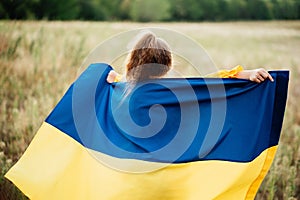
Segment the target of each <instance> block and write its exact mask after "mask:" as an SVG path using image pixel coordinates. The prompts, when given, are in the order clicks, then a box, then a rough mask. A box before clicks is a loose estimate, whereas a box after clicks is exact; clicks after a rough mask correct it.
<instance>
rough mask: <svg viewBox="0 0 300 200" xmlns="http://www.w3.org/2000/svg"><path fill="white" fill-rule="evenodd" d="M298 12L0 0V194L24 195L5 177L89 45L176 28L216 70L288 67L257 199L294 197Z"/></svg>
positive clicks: (249, 3) (124, 1) (299, 8)
mask: <svg viewBox="0 0 300 200" xmlns="http://www.w3.org/2000/svg"><path fill="white" fill-rule="evenodd" d="M299 18H300V0H64V1H59V0H1V1H0V199H1V200H2V199H5V200H10V199H12V200H14V199H16V200H17V199H26V197H25V196H24V195H23V194H22V193H21V192H20V191H19V190H18V189H17V188H16V187H15V186H14V185H13V184H11V183H10V182H9V181H8V180H6V179H5V178H4V174H5V173H6V172H7V170H8V169H9V168H10V167H11V166H12V165H13V164H14V163H15V162H16V161H17V160H18V159H19V158H20V157H21V155H22V154H23V153H24V151H25V150H26V148H27V146H28V144H29V143H30V141H31V140H32V138H33V136H34V135H35V133H36V131H37V130H38V128H39V127H40V125H41V123H42V122H43V121H44V119H45V118H46V116H47V115H48V114H49V112H50V111H51V110H52V109H53V108H54V106H55V105H56V103H57V102H58V100H59V99H60V98H61V97H62V95H63V94H64V92H65V91H66V90H67V88H68V86H69V85H70V84H71V83H72V82H73V81H74V80H75V78H76V77H77V72H78V69H79V67H80V66H81V65H82V63H83V62H84V59H85V58H86V57H87V56H88V55H89V52H91V51H92V50H93V49H94V48H95V47H96V45H97V44H100V43H101V42H103V41H105V40H106V39H108V38H110V37H112V36H114V35H115V34H119V33H121V32H123V31H128V30H132V29H136V28H145V27H158V28H159V27H161V28H167V29H171V30H174V31H178V32H180V33H183V34H184V35H186V36H188V37H190V38H191V39H193V40H195V41H196V42H197V43H198V44H199V45H201V46H202V47H203V48H204V49H205V50H206V51H207V53H208V54H209V55H210V57H211V59H212V60H213V61H214V63H215V65H216V66H217V68H219V69H221V68H232V67H234V66H235V65H237V64H240V65H243V66H244V67H245V68H248V69H252V68H258V67H264V68H266V69H268V70H275V69H286V70H290V85H289V93H288V102H287V108H286V113H285V118H284V123H283V128H282V135H281V138H280V145H279V149H278V152H277V154H276V157H275V160H274V162H273V165H272V167H271V170H270V171H269V173H268V175H267V177H266V178H265V180H264V182H263V184H262V185H261V187H260V190H259V192H258V194H257V197H256V199H257V200H260V199H263V200H273V199H278V200H282V199H288V200H296V199H300V148H299V147H300V104H299V102H300V79H299V77H300V56H299V55H300V21H299ZM108 51H109V49H108ZM178 59H180V58H178ZM180 62H181V61H180V60H179V61H178V63H180ZM120 63H122V62H120ZM178 63H177V64H178ZM116 67H117V68H116V69H117V70H120V71H121V68H124V66H116ZM118 67H119V68H118ZM177 70H179V71H180V70H182V71H183V72H184V71H186V68H184V66H181V65H180V64H178V66H177ZM191 73H192V72H191ZM189 75H191V76H193V74H189Z"/></svg>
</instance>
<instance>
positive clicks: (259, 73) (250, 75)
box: [205, 65, 274, 83]
mask: <svg viewBox="0 0 300 200" xmlns="http://www.w3.org/2000/svg"><path fill="white" fill-rule="evenodd" d="M205 77H218V78H242V79H248V80H250V81H254V82H257V83H261V82H263V81H264V80H266V79H270V80H271V81H274V80H273V78H272V76H271V75H270V74H269V72H268V71H266V70H265V69H263V68H259V69H253V70H244V68H243V67H242V66H240V65H238V66H236V67H234V68H233V69H231V70H220V71H218V72H216V73H212V74H208V75H206V76H205Z"/></svg>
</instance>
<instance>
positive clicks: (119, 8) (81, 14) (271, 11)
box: [0, 0, 300, 22]
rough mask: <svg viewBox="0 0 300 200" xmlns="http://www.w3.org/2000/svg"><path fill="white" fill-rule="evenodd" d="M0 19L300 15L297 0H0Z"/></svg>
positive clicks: (220, 18) (211, 18)
mask: <svg viewBox="0 0 300 200" xmlns="http://www.w3.org/2000/svg"><path fill="white" fill-rule="evenodd" d="M0 19H36V20H41V19H42V20H112V21H114V20H115V21H117V20H118V21H119V20H121V21H122V20H127V21H141V22H147V21H225V20H269V19H284V20H285V19H300V0H1V1H0Z"/></svg>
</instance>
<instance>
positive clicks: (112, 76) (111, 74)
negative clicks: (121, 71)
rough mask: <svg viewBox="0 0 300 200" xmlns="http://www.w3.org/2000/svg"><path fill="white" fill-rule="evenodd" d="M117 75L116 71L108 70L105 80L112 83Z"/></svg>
mask: <svg viewBox="0 0 300 200" xmlns="http://www.w3.org/2000/svg"><path fill="white" fill-rule="evenodd" d="M117 76H118V73H117V72H115V71H114V70H110V72H109V73H108V75H107V78H106V81H107V82H108V83H112V82H114V81H115V80H116V77H117Z"/></svg>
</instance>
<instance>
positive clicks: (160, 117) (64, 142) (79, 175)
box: [5, 63, 289, 200]
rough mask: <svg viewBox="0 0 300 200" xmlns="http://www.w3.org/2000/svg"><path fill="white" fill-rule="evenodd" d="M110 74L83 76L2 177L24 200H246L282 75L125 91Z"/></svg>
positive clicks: (272, 148) (267, 159) (256, 181)
mask: <svg viewBox="0 0 300 200" xmlns="http://www.w3.org/2000/svg"><path fill="white" fill-rule="evenodd" d="M111 69H112V68H111V67H110V66H109V65H107V64H99V63H98V64H92V65H90V66H89V67H88V68H87V69H86V70H85V72H83V74H82V75H81V76H80V77H79V78H78V79H77V80H76V81H75V82H74V83H73V84H72V85H71V87H70V88H69V89H68V91H67V92H66V94H65V95H64V97H63V98H62V99H61V101H60V102H59V103H58V105H57V106H56V107H55V108H54V110H53V111H52V113H51V114H50V115H49V116H48V117H47V118H46V120H45V122H44V123H43V124H42V126H41V127H40V129H39V130H38V132H37V134H36V135H35V137H34V139H33V141H32V142H31V144H30V145H29V147H28V149H27V150H26V151H25V153H24V155H23V156H22V157H21V159H20V160H19V161H18V162H17V163H16V164H15V165H14V166H13V167H12V168H11V169H10V170H9V171H8V172H7V174H6V175H5V176H6V178H8V179H9V180H11V181H12V182H13V183H14V184H15V185H16V186H17V187H19V188H20V189H21V190H22V191H23V192H24V194H25V195H27V196H28V197H29V198H30V199H43V200H45V199H51V200H52V199H130V200H133V199H143V200H144V199H149V200H150V199H151V200H153V199H180V200H185V199H195V200H198V199H222V200H224V199H230V200H231V199H254V197H255V194H256V192H257V190H258V188H259V186H260V184H261V182H262V180H263V178H264V177H265V175H266V173H267V171H268V170H269V168H270V165H271V163H272V160H273V158H274V155H275V152H276V149H277V146H278V140H279V137H280V131H281V126H282V121H283V116H284V110H285V105H286V97H287V87H288V79H289V73H288V71H271V72H270V73H271V75H272V76H273V78H274V82H270V81H268V80H267V81H265V82H263V83H261V84H257V83H254V82H251V81H247V80H240V79H218V78H188V79H181V78H171V79H159V80H149V81H144V82H140V83H138V84H137V85H136V86H135V88H132V89H131V91H130V92H128V90H126V88H128V87H127V85H126V83H122V82H120V83H113V84H108V83H107V82H106V76H107V74H108V72H109V71H110V70H111ZM126 91H127V92H126ZM124 94H125V95H124Z"/></svg>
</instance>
